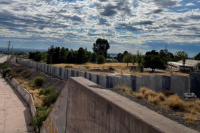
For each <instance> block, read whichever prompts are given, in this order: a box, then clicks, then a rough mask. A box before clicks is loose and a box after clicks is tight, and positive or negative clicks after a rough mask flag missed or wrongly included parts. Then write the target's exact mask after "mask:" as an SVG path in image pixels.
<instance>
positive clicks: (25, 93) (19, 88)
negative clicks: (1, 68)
mask: <svg viewBox="0 0 200 133" xmlns="http://www.w3.org/2000/svg"><path fill="white" fill-rule="evenodd" d="M7 79H9V78H7ZM9 82H10V84H11V85H12V86H13V88H15V89H16V90H17V92H18V93H19V94H20V95H21V97H22V98H23V99H24V101H26V103H27V104H28V105H29V108H30V111H31V114H32V116H35V112H36V108H35V104H34V101H33V97H32V95H31V94H30V93H29V92H28V91H27V90H26V89H25V88H23V87H22V86H21V85H20V84H19V83H18V82H17V81H16V80H15V79H14V78H12V79H9Z"/></svg>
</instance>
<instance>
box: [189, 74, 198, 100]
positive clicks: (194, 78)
mask: <svg viewBox="0 0 200 133" xmlns="http://www.w3.org/2000/svg"><path fill="white" fill-rule="evenodd" d="M190 86H191V92H193V93H195V94H196V96H197V97H199V98H200V73H191V74H190Z"/></svg>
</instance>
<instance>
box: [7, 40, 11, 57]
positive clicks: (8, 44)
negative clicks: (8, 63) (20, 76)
mask: <svg viewBox="0 0 200 133" xmlns="http://www.w3.org/2000/svg"><path fill="white" fill-rule="evenodd" d="M9 52H10V41H8V53H7V54H8V57H7V60H8V59H9Z"/></svg>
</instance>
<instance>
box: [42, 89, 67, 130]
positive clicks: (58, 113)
mask: <svg viewBox="0 0 200 133" xmlns="http://www.w3.org/2000/svg"><path fill="white" fill-rule="evenodd" d="M67 96H68V89H67V88H64V89H62V91H61V93H60V95H59V97H58V99H57V101H56V103H55V104H54V107H53V109H52V111H51V113H50V114H49V116H48V118H47V119H46V120H45V121H44V123H43V125H42V127H41V129H40V132H41V133H51V132H53V133H65V132H66V111H67Z"/></svg>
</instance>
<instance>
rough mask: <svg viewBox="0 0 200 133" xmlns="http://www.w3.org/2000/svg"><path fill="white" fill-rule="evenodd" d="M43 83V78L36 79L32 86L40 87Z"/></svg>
mask: <svg viewBox="0 0 200 133" xmlns="http://www.w3.org/2000/svg"><path fill="white" fill-rule="evenodd" d="M44 82H45V78H44V77H36V78H35V79H34V85H35V86H38V87H41V86H42V85H43V84H44Z"/></svg>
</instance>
